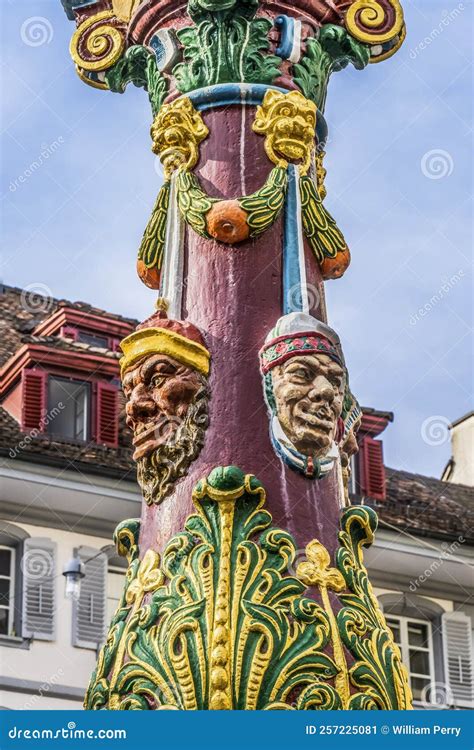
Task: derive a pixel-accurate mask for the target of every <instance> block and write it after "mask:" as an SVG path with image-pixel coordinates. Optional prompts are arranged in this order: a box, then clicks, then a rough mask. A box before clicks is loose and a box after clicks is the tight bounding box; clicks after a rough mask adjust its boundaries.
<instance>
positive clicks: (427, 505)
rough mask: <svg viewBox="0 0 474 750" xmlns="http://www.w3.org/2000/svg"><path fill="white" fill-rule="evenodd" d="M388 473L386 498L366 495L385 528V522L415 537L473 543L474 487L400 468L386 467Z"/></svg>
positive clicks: (366, 500) (365, 499)
mask: <svg viewBox="0 0 474 750" xmlns="http://www.w3.org/2000/svg"><path fill="white" fill-rule="evenodd" d="M386 475H387V497H386V499H385V500H380V501H375V500H370V499H367V498H364V502H365V503H367V504H368V505H371V506H372V507H373V508H374V509H375V510H376V511H377V513H378V515H379V519H380V522H381V526H382V527H383V526H384V523H385V524H387V528H390V527H395V528H397V529H400V530H403V531H408V532H409V533H411V534H414V535H415V536H431V537H433V536H434V537H438V538H440V539H446V538H449V539H453V540H455V539H459V540H460V541H461V542H462V540H464V541H468V542H470V543H471V544H472V543H474V488H473V487H467V486H465V485H462V484H452V483H450V482H443V481H441V479H435V478H433V477H425V476H422V475H421V474H410V473H409V472H407V471H399V470H397V469H386ZM388 524H390V526H388ZM461 537H462V540H461V539H460V538H461Z"/></svg>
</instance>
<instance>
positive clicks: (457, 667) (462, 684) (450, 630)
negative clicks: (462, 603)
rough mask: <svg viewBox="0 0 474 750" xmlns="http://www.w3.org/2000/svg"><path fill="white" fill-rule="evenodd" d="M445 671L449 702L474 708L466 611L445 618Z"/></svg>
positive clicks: (449, 614) (456, 705)
mask: <svg viewBox="0 0 474 750" xmlns="http://www.w3.org/2000/svg"><path fill="white" fill-rule="evenodd" d="M441 622H442V635H443V655H444V671H445V678H446V682H447V686H448V693H449V698H450V702H451V703H452V705H453V706H454V707H455V708H474V665H473V661H474V658H473V656H474V655H473V646H472V624H471V619H470V617H468V616H467V615H465V614H464V613H463V612H449V613H445V614H444V615H443V616H442V618H441Z"/></svg>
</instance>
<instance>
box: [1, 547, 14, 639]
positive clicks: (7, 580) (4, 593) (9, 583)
mask: <svg viewBox="0 0 474 750" xmlns="http://www.w3.org/2000/svg"><path fill="white" fill-rule="evenodd" d="M14 602H15V549H14V548H13V547H5V546H3V545H2V546H0V635H11V634H12V632H13V618H14Z"/></svg>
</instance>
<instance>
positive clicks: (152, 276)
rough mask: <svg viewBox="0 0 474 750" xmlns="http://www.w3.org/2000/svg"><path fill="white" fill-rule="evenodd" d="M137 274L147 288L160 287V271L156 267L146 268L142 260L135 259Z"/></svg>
mask: <svg viewBox="0 0 474 750" xmlns="http://www.w3.org/2000/svg"><path fill="white" fill-rule="evenodd" d="M137 274H138V277H139V278H140V280H141V281H143V283H144V284H145V286H147V287H148V288H149V289H159V288H160V278H161V273H160V271H159V270H158V268H147V267H146V265H145V264H144V262H143V261H142V260H137Z"/></svg>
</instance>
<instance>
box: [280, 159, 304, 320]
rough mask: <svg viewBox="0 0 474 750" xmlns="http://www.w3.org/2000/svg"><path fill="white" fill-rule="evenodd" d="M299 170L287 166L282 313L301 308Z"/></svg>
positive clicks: (291, 165)
mask: <svg viewBox="0 0 474 750" xmlns="http://www.w3.org/2000/svg"><path fill="white" fill-rule="evenodd" d="M298 190H299V170H298V167H296V166H295V165H294V164H290V166H289V167H288V189H287V193H286V201H285V236H284V240H283V315H288V313H291V312H299V311H302V310H303V295H302V291H303V290H302V289H301V271H300V257H299V256H300V253H299V229H298V195H297V191H298Z"/></svg>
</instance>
